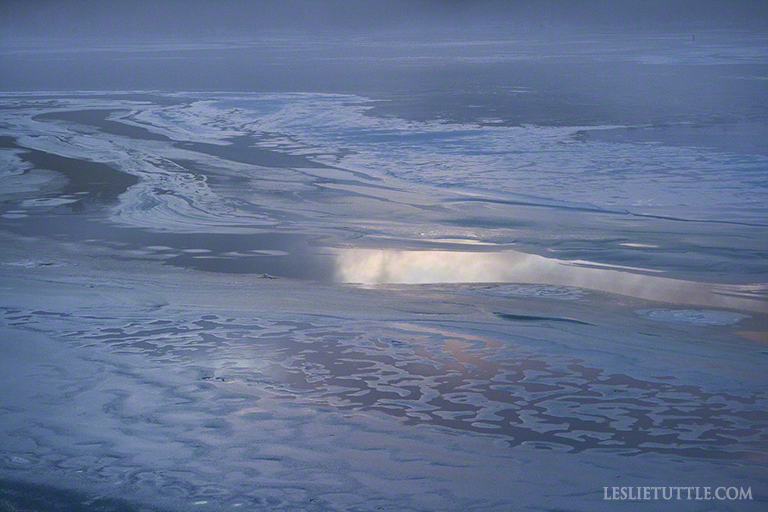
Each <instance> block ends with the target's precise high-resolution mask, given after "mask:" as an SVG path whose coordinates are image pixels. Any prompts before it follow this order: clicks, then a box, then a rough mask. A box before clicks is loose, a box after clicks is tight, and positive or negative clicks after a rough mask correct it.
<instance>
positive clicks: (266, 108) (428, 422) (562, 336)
mask: <svg viewBox="0 0 768 512" xmlns="http://www.w3.org/2000/svg"><path fill="white" fill-rule="evenodd" d="M162 99H163V101H160V98H156V97H153V96H151V95H147V96H145V97H137V96H136V95H131V96H126V97H123V96H121V95H120V94H113V95H101V96H97V97H93V96H88V95H68V96H67V95H58V96H57V95H52V96H49V97H33V96H31V95H28V96H25V95H7V96H5V97H3V98H2V100H3V102H4V106H5V108H4V110H2V118H0V121H1V122H2V124H0V137H2V138H0V141H2V150H0V158H1V160H0V162H2V172H1V173H0V184H2V189H0V215H2V217H0V228H1V229H0V239H1V240H0V243H2V247H3V249H2V250H0V287H2V295H3V299H2V303H0V308H1V309H0V318H1V319H2V326H1V327H0V329H1V330H2V339H3V343H2V345H0V346H1V347H2V357H0V365H2V371H1V372H0V374H1V375H2V376H3V388H4V393H2V394H1V397H0V412H1V413H2V416H0V418H2V419H1V420H0V477H2V483H3V485H2V487H0V489H2V490H3V493H4V494H3V495H2V496H4V497H6V498H7V499H9V500H17V501H16V502H18V503H24V501H23V500H24V499H27V500H28V502H27V503H28V504H29V506H30V507H31V506H33V505H34V503H33V501H31V500H32V498H31V497H30V496H32V495H33V494H34V493H35V492H37V491H36V490H39V488H38V487H34V486H38V485H44V486H52V487H53V488H56V489H57V492H61V493H73V494H66V496H68V498H66V499H65V498H62V499H61V500H60V501H61V502H62V503H63V502H66V501H67V499H69V500H71V501H73V502H74V501H77V500H80V501H79V502H78V503H82V500H83V499H86V498H82V499H81V498H79V497H80V496H83V497H88V499H90V500H92V501H91V504H92V505H93V506H94V507H95V506H97V505H98V506H103V507H112V508H111V509H114V510H134V509H135V510H146V509H147V507H155V508H157V509H161V510H190V509H192V510H202V511H205V510H230V509H231V510H238V509H240V510H244V509H248V510H398V511H405V510H489V511H492V510H499V511H500V510H509V509H510V507H511V506H515V507H519V508H521V509H528V510H555V509H568V510H609V509H610V510H614V509H615V507H616V504H615V503H613V502H611V501H606V500H604V497H603V488H604V487H606V486H616V485H620V486H660V485H665V486H673V485H674V486H686V485H692V486H712V487H718V486H726V487H728V486H738V487H751V488H752V495H753V497H754V499H753V500H751V501H749V502H718V503H717V504H716V505H717V507H720V508H719V509H722V510H729V509H733V510H760V509H762V508H763V507H764V506H765V504H766V500H767V499H768V445H767V444H766V439H767V438H766V434H767V433H768V418H767V417H766V406H768V395H767V393H768V388H767V386H766V381H765V358H766V356H768V349H767V348H766V342H768V338H766V333H768V322H767V320H768V314H767V313H768V306H767V305H766V304H767V302H766V284H765V278H764V277H765V264H764V259H761V258H760V257H759V256H758V255H759V254H762V253H763V251H764V250H765V247H764V245H765V244H766V243H768V242H766V240H768V237H764V236H763V235H764V234H765V229H766V226H765V225H764V223H762V222H760V217H761V215H762V214H761V212H760V211H758V208H757V206H755V208H754V209H749V208H746V209H744V210H743V211H737V212H734V213H733V214H729V215H730V216H729V215H726V214H724V213H723V212H727V211H730V210H729V208H730V207H731V203H728V202H727V201H730V199H728V200H726V201H725V202H723V203H717V204H710V205H709V206H712V207H713V208H715V210H713V211H718V212H720V213H723V214H722V215H721V216H720V217H718V218H717V219H712V218H707V217H706V215H707V214H706V213H703V212H705V211H707V210H706V209H705V208H701V209H700V210H697V209H695V208H692V210H691V211H692V212H693V213H692V214H689V211H687V210H682V213H680V212H679V211H678V212H677V213H675V212H674V211H673V210H674V208H672V206H674V205H671V204H667V203H665V204H660V205H647V206H643V207H633V206H632V204H630V203H627V204H624V203H621V199H620V198H619V199H616V198H615V197H614V198H612V199H611V201H612V204H608V202H607V201H606V202H602V203H601V202H600V201H601V200H600V198H599V197H591V198H588V197H587V196H586V192H583V191H582V192H579V191H578V190H576V191H574V192H573V193H571V189H570V188H569V184H570V183H571V182H570V181H569V179H566V178H567V177H562V176H561V177H560V178H559V179H560V182H559V186H560V190H561V192H562V193H556V191H557V187H558V181H557V179H554V180H553V179H551V177H550V178H547V180H546V181H547V183H548V185H547V186H548V187H549V188H548V190H550V191H554V192H551V193H550V194H549V195H544V196H537V195H534V194H532V193H530V192H531V191H532V190H533V187H532V188H531V189H530V190H527V189H525V188H524V185H525V184H526V183H533V182H534V181H535V180H536V179H537V178H536V176H535V175H530V176H529V175H522V174H521V175H520V180H519V183H521V184H522V185H520V186H521V187H523V188H522V189H519V188H518V189H515V190H516V191H513V190H510V189H509V187H511V185H509V183H508V181H499V185H498V186H497V187H496V188H483V186H485V185H487V182H484V181H483V180H485V179H490V178H489V177H488V176H489V175H491V174H493V173H494V172H500V171H499V169H495V168H493V166H492V165H491V164H492V163H493V162H497V160H494V159H497V158H498V155H497V154H495V153H493V152H492V151H491V149H492V148H493V147H496V146H494V145H495V144H500V142H499V141H500V140H502V139H504V138H505V137H507V138H509V139H510V140H519V141H521V143H526V144H529V145H534V144H543V145H546V143H547V142H546V141H548V140H551V139H558V140H562V141H565V142H567V143H568V144H570V145H571V146H562V147H568V148H570V147H573V146H572V145H574V144H576V145H578V144H582V146H580V147H579V148H578V149H577V148H574V149H573V151H574V154H576V153H583V152H585V151H592V152H606V151H610V149H609V148H607V147H605V146H604V145H611V144H624V143H623V142H617V141H613V140H606V141H602V140H601V141H595V140H588V139H585V138H584V137H581V139H580V138H579V137H578V136H576V135H575V134H578V133H579V130H580V128H579V127H571V129H570V131H569V130H566V129H563V130H562V131H558V132H557V133H553V132H552V131H551V130H549V131H546V133H533V132H535V130H532V129H530V128H528V129H526V130H527V132H526V131H525V130H518V129H516V128H514V127H512V128H510V127H495V128H494V127H491V128H489V127H487V126H486V127H483V126H480V127H478V126H474V125H473V126H470V125H466V126H463V125H462V126H458V127H457V126H451V125H446V124H439V123H438V124H430V123H422V124H418V123H413V122H409V123H405V122H399V121H397V120H393V119H391V118H390V119H380V118H376V117H375V116H371V115H366V112H367V109H368V108H369V106H370V105H369V102H368V100H366V99H365V98H359V97H354V96H348V95H290V94H287V95H258V94H254V95H214V94H194V95H193V94H176V95H165V96H163V98H162ZM463 137H468V138H470V140H472V141H474V144H476V145H477V147H480V148H486V147H487V148H491V149H488V155H490V156H488V155H486V156H487V157H488V159H489V160H482V161H483V162H485V163H486V164H487V166H488V167H486V168H487V169H488V173H486V174H485V175H484V176H485V177H479V178H477V181H476V183H475V185H476V186H475V187H464V186H445V183H441V181H440V176H439V171H440V170H441V167H440V166H441V165H444V162H445V161H447V160H448V157H449V156H450V155H451V151H452V149H451V148H452V147H454V146H462V144H463V142H462V141H464V139H463ZM526 137H528V138H526ZM536 137H538V139H536ZM533 139H536V140H533ZM393 141H395V142H393ZM537 141H538V142H537ZM484 144H487V146H486V145H484ZM558 147H561V146H558ZM620 149H621V151H624V152H625V153H628V152H630V151H631V149H632V148H630V147H627V146H624V145H621V146H620ZM427 150H430V151H432V152H433V153H434V155H435V159H436V160H435V161H437V162H442V163H440V165H434V166H431V167H430V166H429V165H428V164H426V163H424V162H422V163H421V165H423V166H424V167H425V170H424V173H423V174H422V175H420V177H414V176H412V175H409V173H408V172H404V173H399V172H398V168H399V167H402V166H413V165H417V164H418V162H416V163H414V162H413V161H412V160H411V158H412V154H414V153H424V152H425V151H427ZM636 150H637V151H646V150H649V151H650V149H648V148H646V147H643V148H636ZM654 151H664V150H663V148H662V149H659V148H656V149H654ZM599 154H601V155H602V154H604V153H599ZM494 155H495V156H494ZM481 156H482V155H480V156H477V155H474V156H472V158H475V159H480V157H481ZM699 156H700V155H699ZM681 158H682V157H681ZM478 161H479V160H472V162H469V163H467V162H461V161H457V163H456V165H457V166H459V167H461V166H462V165H466V166H469V164H470V163H473V162H474V163H477V162H478ZM497 163H498V162H497ZM499 165H500V164H499ZM534 174H535V173H534ZM445 179H448V178H447V177H446V178H445ZM622 179H626V180H631V179H636V180H639V179H641V178H639V177H632V176H627V177H624V178H622ZM657 180H658V178H657ZM662 181H663V180H662ZM668 184H669V183H667V184H665V183H660V184H658V187H659V188H660V189H663V188H665V186H666V185H668ZM449 185H450V184H449ZM611 186H617V187H618V185H617V184H616V183H615V182H612V181H607V184H606V187H608V188H610V187H611ZM645 186H646V187H651V186H652V185H651V184H649V183H646V184H645ZM706 187H707V184H706V183H705V184H703V185H702V189H701V190H699V192H698V193H700V194H701V195H702V196H703V197H708V196H707V194H710V193H712V191H711V190H710V189H708V188H706ZM644 190H650V189H649V188H646V189H644ZM686 193H687V194H688V196H686V197H688V198H690V197H695V196H696V193H697V192H696V191H695V190H694V191H690V190H688V191H687V192H686ZM751 193H752V194H753V195H754V194H757V193H756V192H751ZM579 194H582V197H577V196H579ZM649 194H650V192H649ZM753 198H754V199H755V203H754V204H755V205H757V204H759V200H760V197H758V196H757V195H754V197H753ZM587 199H590V200H589V201H588V200H587ZM718 207H719V209H718ZM712 215H713V216H714V214H712ZM747 241H749V243H747ZM46 488H50V487H46ZM25 496H26V498H24V497H25ZM63 496H64V495H63ZM98 500H102V501H98ZM666 505H671V504H669V503H667V504H666ZM677 505H678V506H679V508H681V509H684V510H700V509H701V508H697V507H699V506H700V504H699V503H687V502H683V503H682V505H681V504H680V503H678V504H677ZM72 506H73V507H75V506H77V505H72ZM120 507H123V508H120ZM142 507H144V508H142ZM107 509H109V508H107ZM111 509H110V510H111ZM73 510H74V508H73Z"/></svg>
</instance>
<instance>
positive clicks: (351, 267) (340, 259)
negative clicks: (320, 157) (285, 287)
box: [336, 249, 768, 313]
mask: <svg viewBox="0 0 768 512" xmlns="http://www.w3.org/2000/svg"><path fill="white" fill-rule="evenodd" d="M591 265H594V266H599V267H600V268H593V267H592V266H591ZM637 270H642V269H637ZM336 279H337V280H338V281H340V282H344V283H359V284H368V285H377V284H430V283H520V284H548V285H559V286H574V287H578V288H585V289H590V290H599V291H604V292H609V293H616V294H619V295H625V296H629V297H636V298H640V299H646V300H654V301H662V302H673V303H678V304H692V305H698V306H709V307H720V308H729V309H738V310H746V311H754V312H759V313H768V303H766V302H765V301H761V300H756V299H754V298H750V297H748V296H747V292H748V290H749V289H750V288H753V287H748V286H737V285H717V284H709V283H698V282H694V281H684V280H680V279H671V278H666V277H658V276H648V275H644V274H638V273H632V272H629V271H627V268H626V267H610V266H608V268H606V265H599V264H597V263H590V262H584V261H579V262H568V261H564V260H558V259H554V258H545V257H543V256H538V255H535V254H526V253H522V252H518V251H501V252H469V251H407V250H378V249H344V250H340V251H338V254H337V258H336Z"/></svg>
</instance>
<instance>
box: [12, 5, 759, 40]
mask: <svg viewBox="0 0 768 512" xmlns="http://www.w3.org/2000/svg"><path fill="white" fill-rule="evenodd" d="M766 20H768V2H765V1H762V0H757V1H755V0H749V1H747V0H706V1H704V0H581V1H578V0H570V1H569V0H536V1H533V0H522V1H521V0H518V1H515V0H506V1H504V0H409V1H405V0H257V1H244V0H216V1H202V0H197V1H195V0H163V1H157V0H139V1H136V0H133V1H132V0H125V1H120V2H104V1H93V0H67V1H62V0H58V1H53V0H3V1H2V2H0V32H2V33H3V34H4V35H3V36H0V37H2V38H3V39H5V40H7V39H8V38H12V37H37V38H41V37H46V36H54V37H66V38H80V39H84V38H93V37H97V38H107V39H112V38H117V37H137V36H153V37H156V36H175V37H178V36H182V37H185V38H197V37H215V36H221V35H257V34H259V33H264V32H266V31H283V30H291V31H300V32H304V33H315V32H320V33H321V32H331V33H338V31H345V32H347V31H349V32H366V31H372V30H376V31H378V30H397V29H407V28H413V27H419V28H422V29H438V30H439V29H451V28H460V27H467V26H474V27H482V26H483V25H492V26H497V27H498V26H505V27H507V28H510V29H513V28H518V29H523V28H531V27H533V28H537V27H541V26H560V25H562V26H587V27H589V26H600V27H612V26H616V27H626V26H632V27H658V26H659V25H670V24H673V25H674V24H709V25H713V26H734V25H738V26H752V27H757V28H759V27H765V26H766Z"/></svg>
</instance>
